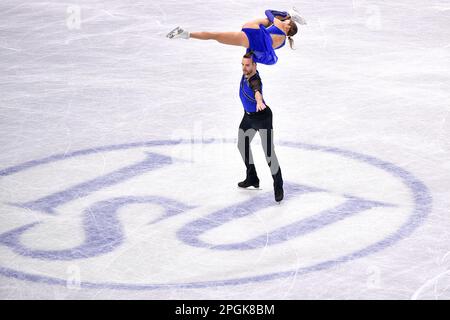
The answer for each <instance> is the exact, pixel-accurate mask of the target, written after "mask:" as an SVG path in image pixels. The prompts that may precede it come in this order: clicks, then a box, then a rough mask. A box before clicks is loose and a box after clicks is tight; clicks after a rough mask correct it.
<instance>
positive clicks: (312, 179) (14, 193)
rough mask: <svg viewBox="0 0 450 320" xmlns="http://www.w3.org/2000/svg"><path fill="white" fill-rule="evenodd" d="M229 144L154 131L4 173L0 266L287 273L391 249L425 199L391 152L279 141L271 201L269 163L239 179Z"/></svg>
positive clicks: (38, 275)
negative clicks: (165, 137) (276, 188)
mask: <svg viewBox="0 0 450 320" xmlns="http://www.w3.org/2000/svg"><path fill="white" fill-rule="evenodd" d="M236 147H237V146H236V143H235V142H234V141H224V140H220V141H213V140H211V141H208V142H203V143H200V142H195V141H194V142H191V141H150V142H145V143H134V144H126V145H114V146H105V147H100V148H95V149H88V150H81V151H77V152H73V153H70V154H64V155H53V156H50V157H48V158H44V159H38V160H34V161H30V162H26V163H22V164H18V165H16V166H13V167H9V168H5V169H3V170H1V171H0V172H1V179H0V181H1V188H2V190H3V191H2V193H1V197H2V199H1V200H2V201H1V206H2V207H1V213H2V222H1V227H0V228H1V229H0V256H1V257H2V262H1V265H0V273H1V274H2V275H3V276H7V277H15V278H20V279H23V280H29V281H40V282H46V283H51V284H60V285H66V282H67V277H68V270H71V268H73V266H74V265H75V266H77V268H78V269H77V270H79V276H80V279H81V281H80V286H82V287H103V288H116V289H130V290H134V289H144V290H145V289H158V288H166V287H203V286H218V285H237V284H242V283H246V282H254V281H264V280H269V279H275V278H288V279H289V278H290V277H293V276H299V275H301V274H304V273H307V272H312V271H320V270H323V269H326V268H328V267H331V266H334V265H336V264H338V263H343V262H348V261H350V260H352V259H356V258H359V257H362V256H365V255H368V254H371V253H373V252H376V251H379V250H382V249H384V248H386V247H388V246H391V245H393V244H395V243H396V242H397V241H399V240H400V239H402V238H404V237H407V236H408V235H409V234H410V233H411V232H413V230H414V229H415V228H416V227H417V226H418V225H419V224H420V223H421V222H422V221H423V220H424V218H425V217H426V215H427V213H428V211H429V209H430V205H431V197H430V195H429V193H428V191H427V188H426V187H425V185H423V184H422V183H421V182H420V181H419V180H417V179H416V178H415V177H414V176H413V175H412V174H411V173H409V172H407V171H405V170H404V169H402V168H400V167H398V166H396V165H394V164H392V163H388V162H385V161H382V160H379V159H376V158H374V157H371V156H367V155H363V154H359V153H354V152H351V151H346V150H342V149H337V148H328V147H322V146H315V145H306V144H301V143H295V142H284V143H283V142H282V143H279V145H278V146H277V152H278V153H280V154H282V157H281V159H283V163H282V165H283V168H285V170H284V176H285V201H284V202H283V203H282V204H281V205H278V204H276V203H275V202H274V201H273V190H272V186H271V183H272V181H271V180H272V179H271V177H270V175H269V174H270V172H267V176H264V173H263V170H261V177H260V179H261V190H242V189H238V188H237V187H236V182H237V181H239V179H240V178H242V177H241V176H239V175H238V174H239V173H241V172H242V170H241V169H242V168H241V166H242V163H241V160H240V159H239V158H238V157H239V155H238V152H237V150H236ZM194 148H200V151H201V152H200V153H199V154H201V157H193V156H192V150H193V149H194ZM187 155H190V156H187ZM230 155H231V156H230ZM261 156H262V155H261ZM264 161H265V160H264V159H263V158H261V159H258V157H257V153H256V152H255V162H256V164H257V165H258V164H260V165H261V166H266V165H265V163H264ZM266 171H267V170H266ZM77 272H78V271H77Z"/></svg>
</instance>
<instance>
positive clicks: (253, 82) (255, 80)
mask: <svg viewBox="0 0 450 320" xmlns="http://www.w3.org/2000/svg"><path fill="white" fill-rule="evenodd" d="M249 84H250V88H252V90H253V92H256V91H259V92H260V93H261V87H262V84H261V78H260V77H258V76H254V77H251V78H250V79H249Z"/></svg>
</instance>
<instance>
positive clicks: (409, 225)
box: [0, 139, 432, 290]
mask: <svg viewBox="0 0 450 320" xmlns="http://www.w3.org/2000/svg"><path fill="white" fill-rule="evenodd" d="M210 142H211V141H192V140H188V141H184V140H183V141H174V140H161V141H148V142H140V143H129V144H120V145H111V146H103V147H97V148H91V149H84V150H79V151H75V152H72V153H69V154H58V155H53V156H50V157H47V158H43V159H38V160H33V161H28V162H25V163H22V164H19V165H16V166H13V167H9V168H6V169H3V170H0V177H2V176H9V175H12V174H14V173H18V172H21V171H23V170H26V169H29V168H34V167H38V166H40V165H44V164H48V163H52V162H56V161H61V160H66V159H70V158H73V157H77V156H84V155H89V154H95V153H101V152H109V151H114V150H126V149H132V148H139V147H152V146H170V145H172V146H175V145H178V144H181V143H210ZM212 142H214V140H212ZM221 142H226V143H235V142H236V141H235V140H233V139H229V140H222V141H221ZM278 145H280V146H285V147H291V148H298V149H303V150H308V151H317V152H323V153H329V154H334V155H338V156H340V157H343V158H348V159H351V160H356V161H360V162H363V163H367V164H369V165H371V166H374V167H376V168H378V169H382V170H384V171H386V172H388V173H389V174H390V175H391V176H393V177H395V178H397V179H399V180H400V181H401V182H402V183H403V184H404V185H405V186H407V187H408V189H409V190H410V191H411V193H412V198H413V201H414V205H413V208H412V210H411V212H410V214H409V216H408V219H407V221H406V222H405V223H404V224H402V225H401V226H400V227H399V228H398V229H397V230H396V231H395V232H393V233H391V234H389V235H388V236H387V237H386V238H384V239H382V240H380V241H377V242H375V243H373V244H370V245H368V246H367V247H365V248H363V249H360V250H357V251H355V252H353V253H350V254H346V255H343V256H340V257H338V258H335V259H332V260H328V261H323V262H320V263H316V264H314V265H310V266H306V267H301V268H297V269H295V270H290V271H283V272H272V273H267V274H263V275H257V276H250V277H241V278H236V279H227V280H210V281H197V282H190V283H153V284H127V283H105V282H102V283H96V282H81V283H80V287H82V288H109V289H125V290H152V289H163V288H201V287H211V286H224V285H239V284H244V283H250V282H259V281H267V280H271V279H277V278H285V277H290V276H298V275H302V274H306V273H309V272H314V271H320V270H324V269H327V268H330V267H333V266H336V265H337V264H340V263H344V262H348V261H351V260H354V259H358V258H361V257H364V256H367V255H370V254H373V253H375V252H378V251H380V250H383V249H385V248H387V247H389V246H392V245H393V244H395V243H396V242H398V241H399V240H401V239H403V238H405V237H407V236H408V235H410V234H411V233H412V232H413V231H414V230H415V229H416V228H417V227H418V226H419V225H420V224H422V223H423V221H424V220H425V218H426V216H427V215H428V213H429V212H430V210H431V205H432V197H431V195H430V193H429V191H428V189H427V187H426V186H425V185H424V184H423V183H422V182H421V181H420V180H418V179H417V178H415V177H414V176H413V175H412V174H411V173H410V172H408V171H406V170H404V169H402V168H400V167H398V166H396V165H394V164H392V163H389V162H386V161H383V160H380V159H377V158H375V157H372V156H368V155H364V154H361V153H356V152H352V151H347V150H344V149H340V148H334V147H325V146H318V145H311V144H304V143H298V142H279V143H278ZM168 161H169V160H168V158H167V157H165V156H162V155H158V154H153V153H148V157H147V158H146V159H145V160H144V161H142V162H140V163H138V164H135V165H133V166H130V167H129V168H124V169H122V170H119V172H115V173H113V174H111V175H107V176H104V177H102V178H101V179H97V180H96V179H94V180H92V181H90V182H89V183H86V184H80V185H78V186H75V187H74V188H72V189H69V190H68V191H66V192H64V193H60V194H58V193H56V194H54V195H53V196H50V197H47V198H44V199H40V200H39V201H35V202H31V203H25V204H22V206H23V207H25V208H30V209H33V210H40V211H42V212H45V213H47V214H53V213H54V212H53V208H55V207H57V206H58V205H59V204H60V202H61V201H66V202H67V201H70V200H71V199H72V198H74V197H75V196H74V195H75V194H76V195H78V196H80V193H81V195H83V193H90V192H94V191H96V190H98V189H100V188H101V186H102V184H105V183H106V184H108V183H112V181H114V183H117V182H120V181H121V179H126V177H129V175H130V172H138V173H139V172H140V170H144V169H145V170H149V169H150V170H151V169H157V168H159V167H161V166H162V165H164V164H165V163H167V162H168ZM286 187H287V188H288V189H289V190H290V191H292V192H293V193H297V194H301V193H302V192H308V187H306V186H300V185H296V184H289V183H287V184H286ZM309 191H310V190H309ZM61 199H62V200H61ZM348 200H349V201H348V202H347V204H344V208H341V211H342V210H344V211H346V212H347V213H349V214H352V213H354V212H352V208H353V207H354V203H353V202H355V203H356V204H357V206H359V207H362V208H371V207H376V206H381V207H382V206H389V205H388V204H383V203H377V202H371V201H360V200H358V199H356V198H354V197H348ZM152 202H156V203H158V204H160V205H162V206H163V207H164V206H166V207H165V213H164V215H165V216H171V215H176V214H178V213H179V212H182V211H183V210H188V209H189V208H192V207H189V206H185V205H183V204H182V203H178V202H177V201H174V200H172V199H168V198H167V199H165V198H161V197H156V198H155V197H118V198H114V199H113V201H110V202H100V203H97V204H96V206H95V208H94V209H95V210H97V211H98V212H99V213H100V214H99V215H98V217H100V216H101V215H102V214H105V215H107V214H109V215H111V214H115V212H116V211H117V209H118V208H119V207H120V206H122V205H124V204H128V203H152ZM249 205H250V203H249ZM346 206H347V207H346ZM231 208H233V207H231ZM255 208H256V207H255ZM91 209H92V208H91ZM95 210H94V211H95ZM230 211H233V210H228V211H227V210H219V211H217V212H214V213H212V214H210V217H219V218H222V220H224V219H225V220H227V219H228V220H230V219H232V218H233V216H231V215H230V213H229V212H230ZM234 211H235V210H234ZM111 212H112V213H111ZM335 217H336V215H333V214H330V212H325V213H321V215H319V216H313V217H312V218H310V219H309V220H308V219H307V221H300V222H299V223H296V224H295V223H294V224H293V225H291V226H289V227H288V228H287V229H282V231H284V232H280V231H278V234H275V235H274V237H273V238H274V239H275V240H274V241H275V242H276V241H285V240H286V239H284V238H283V237H284V235H285V234H286V233H287V234H292V233H293V232H294V236H300V235H303V234H305V233H307V232H311V231H313V230H315V229H317V228H320V227H322V226H325V225H327V224H331V223H334V222H335V221H336V218H335ZM110 218H111V217H110ZM207 220H209V221H210V220H211V219H207ZM204 221H205V220H196V221H193V222H191V223H188V224H187V225H185V226H184V227H183V228H181V229H180V230H179V231H178V234H177V236H178V238H179V240H181V241H183V242H185V243H187V244H189V245H192V246H200V247H201V246H204V245H205V244H204V243H202V242H201V241H199V239H198V234H200V233H202V232H205V231H207V230H209V229H212V228H214V227H216V226H217V225H216V224H214V223H212V224H211V223H210V224H208V223H206V224H205V223H204ZM89 223H90V222H89V221H87V222H86V221H85V224H87V226H89ZM33 226H34V224H30V225H26V226H23V227H21V228H18V229H16V230H14V231H13V232H7V233H6V234H3V235H2V239H0V245H6V246H7V247H10V248H11V249H12V250H13V251H14V250H16V251H17V252H19V253H20V254H22V255H24V256H31V257H32V258H38V259H44V260H45V259H49V260H52V257H53V256H52V254H53V255H55V256H57V257H58V259H59V260H65V259H66V260H69V259H77V258H82V257H81V256H77V254H76V252H79V251H80V250H72V251H70V250H63V251H60V252H58V251H55V252H48V251H47V252H45V251H43V252H39V251H33V252H27V249H26V248H25V247H21V246H20V245H18V243H20V241H18V239H17V238H18V237H19V236H20V234H21V233H23V232H24V231H25V230H27V229H29V228H32V227H33ZM116 232H117V235H118V237H117V238H115V239H111V238H106V240H107V241H109V239H110V240H111V242H110V245H111V247H110V248H109V249H110V250H113V249H114V248H115V247H116V246H118V245H119V244H120V243H121V241H122V240H123V239H122V238H121V237H120V236H121V233H120V230H116ZM195 232H197V234H195ZM295 232H296V233H295ZM87 236H88V239H87V241H86V242H85V244H84V245H85V246H86V248H85V251H83V250H81V251H82V252H84V253H86V252H87V253H88V255H89V250H91V251H93V252H92V255H91V256H95V255H98V254H101V253H102V252H99V251H98V250H97V251H96V250H95V249H93V248H96V247H98V246H97V244H98V243H97V242H98V241H101V240H99V237H98V236H97V237H96V236H95V234H92V235H91V238H90V239H89V234H88V235H87ZM100 238H101V237H100ZM89 241H91V242H89ZM96 241H97V242H96ZM103 241H104V240H103ZM259 245H260V239H258V238H256V239H251V240H249V241H247V242H244V243H242V244H225V245H218V246H217V247H216V248H214V249H216V250H247V249H251V248H255V247H258V246H259ZM100 247H101V246H100ZM76 249H83V248H76ZM103 249H104V248H103ZM0 274H1V275H3V276H6V277H10V278H16V279H21V280H27V281H34V282H41V283H46V284H54V285H67V281H66V280H65V279H59V278H54V277H49V276H42V275H36V274H30V273H26V272H22V271H19V270H13V269H11V268H6V267H0Z"/></svg>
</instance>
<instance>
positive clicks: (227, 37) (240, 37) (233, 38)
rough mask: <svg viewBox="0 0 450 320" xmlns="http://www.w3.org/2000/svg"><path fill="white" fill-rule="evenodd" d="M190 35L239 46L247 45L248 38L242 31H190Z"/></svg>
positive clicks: (245, 46) (195, 37)
mask: <svg viewBox="0 0 450 320" xmlns="http://www.w3.org/2000/svg"><path fill="white" fill-rule="evenodd" d="M190 37H191V38H194V39H199V40H216V41H218V42H220V43H223V44H227V45H232V46H240V47H244V48H248V47H249V43H248V38H247V36H246V35H245V33H244V32H242V31H238V32H209V31H202V32H191V33H190Z"/></svg>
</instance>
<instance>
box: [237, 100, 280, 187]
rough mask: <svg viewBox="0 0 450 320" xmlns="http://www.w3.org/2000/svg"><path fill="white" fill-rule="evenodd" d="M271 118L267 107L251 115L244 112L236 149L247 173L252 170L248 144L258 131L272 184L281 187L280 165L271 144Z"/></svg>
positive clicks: (270, 112) (251, 158)
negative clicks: (272, 180) (272, 179)
mask: <svg viewBox="0 0 450 320" xmlns="http://www.w3.org/2000/svg"><path fill="white" fill-rule="evenodd" d="M272 118H273V115H272V110H271V109H270V108H269V107H266V108H265V109H264V110H263V111H259V112H256V113H252V114H247V113H246V112H244V117H243V118H242V121H241V124H240V125H239V135H238V149H239V152H240V153H241V156H242V160H244V163H245V166H246V167H247V172H248V170H249V168H250V167H253V168H254V162H253V154H252V150H251V146H250V143H251V142H252V140H253V138H254V136H255V134H256V132H257V131H258V132H259V135H260V137H261V144H262V146H263V150H264V154H265V156H266V161H267V164H268V166H269V167H270V171H271V173H272V176H273V178H274V183H275V182H276V183H277V184H278V185H280V184H281V185H282V179H281V170H280V165H279V162H278V158H277V155H276V154H275V146H274V144H273V126H272Z"/></svg>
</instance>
